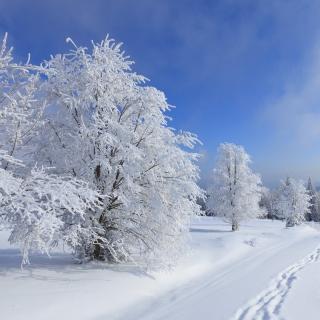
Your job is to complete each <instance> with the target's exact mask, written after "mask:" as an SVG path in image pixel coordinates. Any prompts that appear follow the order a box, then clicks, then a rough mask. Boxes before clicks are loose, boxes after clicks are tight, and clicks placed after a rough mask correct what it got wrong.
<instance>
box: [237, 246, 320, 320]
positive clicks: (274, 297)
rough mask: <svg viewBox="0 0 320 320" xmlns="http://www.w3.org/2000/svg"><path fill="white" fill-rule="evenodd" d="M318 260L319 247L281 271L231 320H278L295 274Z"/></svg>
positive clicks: (319, 256)
mask: <svg viewBox="0 0 320 320" xmlns="http://www.w3.org/2000/svg"><path fill="white" fill-rule="evenodd" d="M318 260H320V247H318V248H317V249H316V250H314V251H313V252H312V253H311V254H309V255H308V256H306V257H305V258H303V259H302V260H300V261H299V262H297V263H295V264H293V265H291V266H289V267H288V268H286V269H285V270H284V271H282V272H281V273H280V274H279V275H278V276H277V277H276V278H275V279H274V280H273V281H272V282H271V283H270V286H269V287H268V288H267V289H266V290H264V291H263V292H262V293H261V294H259V295H258V296H257V297H255V298H254V299H252V300H250V301H249V302H248V303H247V304H246V305H245V306H244V307H242V308H240V309H239V310H238V311H237V312H236V314H235V316H234V317H233V318H232V320H252V319H254V320H276V319H277V320H280V319H283V318H281V316H280V310H281V306H282V304H283V302H284V300H285V298H286V296H287V294H288V293H289V291H290V289H291V287H292V284H293V282H294V281H295V280H296V279H297V274H298V273H299V272H300V271H301V270H302V269H304V268H305V267H306V266H307V265H309V264H311V263H314V262H317V261H318Z"/></svg>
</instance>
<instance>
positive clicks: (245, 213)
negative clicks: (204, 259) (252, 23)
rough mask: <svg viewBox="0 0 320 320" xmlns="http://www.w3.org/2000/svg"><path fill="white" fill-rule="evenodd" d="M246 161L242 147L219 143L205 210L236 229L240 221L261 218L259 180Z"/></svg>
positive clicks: (248, 158) (248, 161) (247, 158)
mask: <svg viewBox="0 0 320 320" xmlns="http://www.w3.org/2000/svg"><path fill="white" fill-rule="evenodd" d="M250 162H251V161H250V157H249V155H248V154H247V153H246V152H245V150H244V148H243V147H242V146H238V145H235V144H232V143H222V144H221V145H220V146H219V148H218V158H217V162H216V166H215V169H214V171H213V179H212V185H211V186H210V188H209V199H210V202H209V207H211V208H212V209H213V210H214V211H215V212H216V213H217V214H218V215H220V216H222V217H224V218H225V220H226V221H227V222H229V223H230V224H231V225H232V230H233V231H236V230H238V229H239V224H240V222H241V221H243V220H245V219H248V218H254V217H257V216H259V215H260V214H261V209H260V207H259V201H260V199H261V179H260V177H259V175H257V174H255V173H253V172H252V170H251V169H250V167H249V164H250Z"/></svg>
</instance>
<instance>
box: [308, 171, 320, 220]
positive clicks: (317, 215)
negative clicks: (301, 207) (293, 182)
mask: <svg viewBox="0 0 320 320" xmlns="http://www.w3.org/2000/svg"><path fill="white" fill-rule="evenodd" d="M307 191H308V194H309V196H310V207H309V209H310V210H309V212H307V213H306V220H307V221H316V222H319V221H320V210H319V209H320V207H319V197H318V195H317V192H316V190H315V188H314V187H313V184H312V181H311V178H310V177H309V179H308V183H307Z"/></svg>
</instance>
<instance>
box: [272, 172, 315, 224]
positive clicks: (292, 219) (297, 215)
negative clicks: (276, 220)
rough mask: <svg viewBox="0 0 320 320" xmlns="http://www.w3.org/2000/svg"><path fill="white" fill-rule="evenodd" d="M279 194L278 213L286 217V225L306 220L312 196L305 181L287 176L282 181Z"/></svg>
mask: <svg viewBox="0 0 320 320" xmlns="http://www.w3.org/2000/svg"><path fill="white" fill-rule="evenodd" d="M277 194H278V197H277V202H276V207H277V211H278V215H279V216H280V217H282V218H283V219H285V221H286V227H293V226H295V225H298V224H301V223H302V222H303V221H305V215H306V214H307V213H308V212H309V206H310V198H311V197H310V195H309V194H308V191H307V189H306V187H305V186H304V183H303V181H298V180H295V179H292V178H287V179H286V180H285V181H281V184H280V187H279V189H278V193H277Z"/></svg>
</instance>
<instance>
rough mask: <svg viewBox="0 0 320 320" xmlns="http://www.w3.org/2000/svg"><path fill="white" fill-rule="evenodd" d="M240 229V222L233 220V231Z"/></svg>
mask: <svg viewBox="0 0 320 320" xmlns="http://www.w3.org/2000/svg"><path fill="white" fill-rule="evenodd" d="M238 230H239V223H238V222H237V221H232V231H238Z"/></svg>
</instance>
